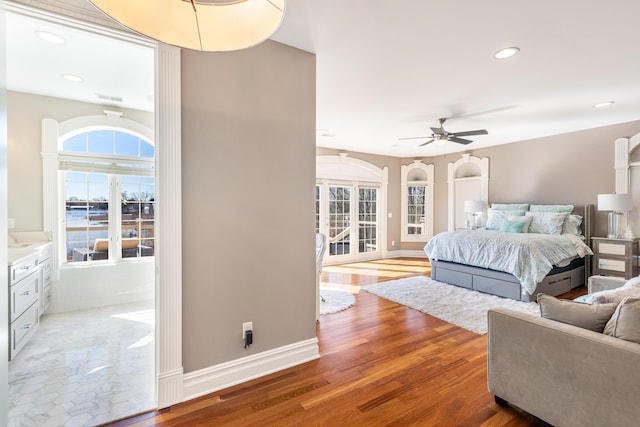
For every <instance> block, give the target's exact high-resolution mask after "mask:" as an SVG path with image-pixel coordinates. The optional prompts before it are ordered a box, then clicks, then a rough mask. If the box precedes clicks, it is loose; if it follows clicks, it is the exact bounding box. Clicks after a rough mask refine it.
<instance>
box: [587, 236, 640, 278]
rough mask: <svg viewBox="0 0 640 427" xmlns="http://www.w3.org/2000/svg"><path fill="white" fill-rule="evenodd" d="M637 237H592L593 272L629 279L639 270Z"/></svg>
mask: <svg viewBox="0 0 640 427" xmlns="http://www.w3.org/2000/svg"><path fill="white" fill-rule="evenodd" d="M638 240H639V239H633V240H629V239H609V238H606V237H592V238H591V241H592V243H593V245H592V246H593V254H594V255H593V274H594V275H600V276H617V277H624V278H625V279H631V278H632V277H634V276H637V275H638V274H639V272H640V270H639V269H638Z"/></svg>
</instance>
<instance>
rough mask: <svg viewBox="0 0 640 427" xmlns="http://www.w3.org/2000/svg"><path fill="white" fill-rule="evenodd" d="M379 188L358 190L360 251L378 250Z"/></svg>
mask: <svg viewBox="0 0 640 427" xmlns="http://www.w3.org/2000/svg"><path fill="white" fill-rule="evenodd" d="M377 229H378V189H377V188H360V189H359V190H358V252H360V253H363V252H376V251H377V250H378V237H377V231H378V230H377Z"/></svg>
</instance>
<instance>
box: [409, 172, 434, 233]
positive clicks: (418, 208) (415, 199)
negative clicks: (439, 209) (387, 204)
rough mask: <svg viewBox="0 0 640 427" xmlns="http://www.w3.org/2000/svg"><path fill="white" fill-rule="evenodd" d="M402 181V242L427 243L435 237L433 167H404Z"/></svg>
mask: <svg viewBox="0 0 640 427" xmlns="http://www.w3.org/2000/svg"><path fill="white" fill-rule="evenodd" d="M401 181H402V190H401V193H402V235H401V238H402V241H403V242H426V241H427V240H429V239H430V238H431V237H432V236H433V187H434V186H433V165H426V164H424V163H422V162H421V161H420V160H414V161H413V163H412V164H410V165H402V168H401Z"/></svg>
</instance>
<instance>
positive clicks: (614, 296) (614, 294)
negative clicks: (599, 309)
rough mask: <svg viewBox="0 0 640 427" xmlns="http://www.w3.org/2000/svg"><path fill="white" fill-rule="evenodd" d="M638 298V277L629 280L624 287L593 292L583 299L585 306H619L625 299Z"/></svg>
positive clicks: (639, 292) (639, 278)
mask: <svg viewBox="0 0 640 427" xmlns="http://www.w3.org/2000/svg"><path fill="white" fill-rule="evenodd" d="M633 296H636V297H640V276H638V277H634V278H632V279H629V280H628V281H627V282H626V283H625V284H624V285H622V286H620V287H619V288H615V289H607V290H606V291H600V292H594V293H592V294H591V295H589V296H588V297H587V298H585V300H584V302H586V303H587V304H606V303H616V304H619V303H620V302H621V301H622V300H623V299H625V298H626V297H633Z"/></svg>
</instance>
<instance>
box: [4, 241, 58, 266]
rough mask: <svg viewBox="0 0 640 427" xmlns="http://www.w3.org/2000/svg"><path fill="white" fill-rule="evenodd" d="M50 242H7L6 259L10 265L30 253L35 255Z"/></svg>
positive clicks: (28, 255)
mask: <svg viewBox="0 0 640 427" xmlns="http://www.w3.org/2000/svg"><path fill="white" fill-rule="evenodd" d="M50 244H51V242H37V243H9V245H8V246H9V248H8V251H7V253H8V256H7V258H8V259H7V261H8V264H9V265H10V266H11V265H13V264H15V263H18V262H20V261H21V260H23V259H24V258H28V257H30V256H32V255H36V254H37V253H38V252H40V251H41V250H42V249H44V248H46V247H47V245H50Z"/></svg>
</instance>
